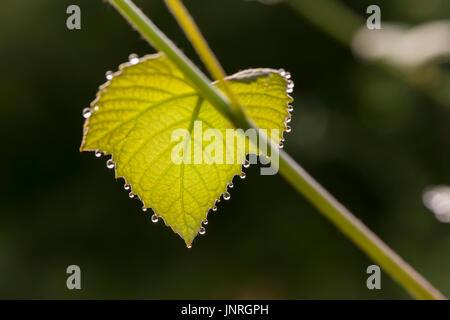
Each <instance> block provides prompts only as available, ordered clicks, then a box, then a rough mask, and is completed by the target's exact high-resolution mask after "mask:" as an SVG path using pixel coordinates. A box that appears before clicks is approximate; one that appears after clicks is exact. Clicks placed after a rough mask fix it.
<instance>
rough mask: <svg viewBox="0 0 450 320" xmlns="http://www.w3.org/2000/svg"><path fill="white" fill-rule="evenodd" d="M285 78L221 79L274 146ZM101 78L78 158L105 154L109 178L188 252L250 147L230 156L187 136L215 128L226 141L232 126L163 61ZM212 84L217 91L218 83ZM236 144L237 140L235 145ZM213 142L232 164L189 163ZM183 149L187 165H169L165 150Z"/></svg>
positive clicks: (157, 58) (280, 74)
mask: <svg viewBox="0 0 450 320" xmlns="http://www.w3.org/2000/svg"><path fill="white" fill-rule="evenodd" d="M285 74H286V73H285V72H284V71H277V70H273V69H251V70H246V71H242V72H239V73H237V74H235V75H233V76H230V77H228V78H227V79H228V81H229V83H230V85H231V88H232V90H233V91H234V93H235V94H236V95H237V97H238V98H239V100H240V101H241V103H242V105H243V107H244V111H245V113H246V115H247V116H248V117H250V118H251V119H253V121H254V122H255V123H256V124H257V125H258V127H259V128H261V129H267V130H269V131H268V135H269V137H270V138H271V139H272V141H273V142H274V143H276V144H279V143H280V142H282V141H283V131H284V130H285V129H286V124H285V123H286V122H287V121H286V119H290V114H289V112H288V111H287V106H288V103H289V102H291V101H292V98H291V97H290V96H289V95H288V94H287V92H289V90H290V89H289V88H288V84H290V83H292V82H291V81H290V80H288V79H287V78H288V77H286V76H285ZM108 78H110V80H109V81H107V82H106V83H105V84H104V85H102V86H101V87H100V89H99V92H98V93H97V98H96V99H95V100H94V101H93V102H92V104H91V108H90V109H89V110H88V111H89V112H86V118H87V119H86V121H85V123H84V130H83V141H82V143H81V147H80V151H95V152H96V155H97V156H100V155H101V154H102V153H103V154H104V155H112V157H111V159H110V160H108V166H109V167H113V166H114V168H115V177H116V179H117V178H119V177H122V178H123V179H124V180H125V185H126V188H129V190H130V192H131V193H130V194H131V195H135V196H138V197H139V199H140V200H141V201H142V203H143V210H144V211H146V210H147V209H148V208H152V209H153V210H154V212H155V215H154V217H161V218H163V220H164V222H165V224H166V225H168V226H170V227H171V228H172V229H173V231H174V232H176V233H178V234H179V235H180V236H181V237H182V238H183V239H184V240H185V242H186V244H187V246H188V247H189V246H191V243H192V241H193V239H194V238H195V237H196V235H197V234H198V233H199V232H200V230H202V221H205V220H207V214H208V212H209V211H210V209H213V210H217V208H216V201H217V199H220V196H221V195H222V194H226V193H227V192H228V191H227V184H228V183H231V181H232V179H233V177H234V176H235V175H240V174H241V164H242V161H243V159H242V158H241V159H238V157H237V155H239V154H244V156H245V154H246V153H248V152H249V151H251V149H249V148H250V145H249V143H248V141H247V144H246V147H245V148H244V149H245V150H243V148H241V147H240V146H239V144H238V143H235V144H234V148H233V149H234V150H233V149H231V148H230V145H229V144H228V145H226V144H225V142H226V141H225V140H223V141H218V142H217V141H216V140H214V139H212V140H211V142H208V141H204V139H203V141H201V140H202V139H201V136H200V138H199V137H198V135H195V130H199V131H198V132H201V134H202V135H203V134H204V133H205V132H206V131H207V130H208V129H216V130H219V132H221V133H222V135H223V137H226V129H232V128H233V125H232V124H231V122H229V121H228V120H227V119H226V118H225V117H224V116H222V115H221V114H220V113H219V112H218V111H217V110H216V109H215V108H214V107H213V106H212V105H210V104H209V103H208V102H207V101H205V100H203V99H202V97H201V96H200V95H199V94H198V93H197V92H196V90H195V89H194V88H193V86H192V85H191V83H190V82H189V80H187V79H186V78H185V77H184V76H183V74H182V72H181V71H180V70H178V69H177V68H176V66H175V65H174V64H173V63H172V62H170V61H169V59H167V58H166V57H165V56H164V55H161V54H156V55H148V56H145V57H143V58H141V59H139V60H138V59H135V60H134V61H133V60H132V61H131V62H130V63H125V64H123V65H121V66H120V68H119V71H118V72H116V73H115V74H114V75H109V77H108ZM214 85H215V86H217V87H218V88H219V89H220V85H219V84H217V83H215V84H214ZM199 121H201V123H200V122H199ZM199 124H201V128H200V127H199ZM176 129H185V130H187V131H186V132H189V133H191V136H190V139H185V141H184V142H183V141H182V142H181V143H180V140H175V141H172V134H173V132H174V130H176ZM271 129H278V130H279V134H277V135H271V134H270V133H271V132H270V130H271ZM242 137H243V136H242V135H241V134H238V139H239V138H242ZM213 142H217V143H218V144H219V145H221V146H223V148H224V151H223V153H224V155H223V158H225V156H226V154H225V153H231V154H233V155H235V158H236V161H234V162H233V163H229V164H227V163H226V161H224V162H223V164H220V163H211V162H213V161H211V158H214V157H215V156H220V155H218V153H217V152H216V151H214V152H210V153H207V154H206V155H207V156H206V157H205V158H204V161H202V162H201V163H196V162H195V159H194V155H195V154H196V152H195V151H196V150H197V151H199V154H203V153H206V150H208V146H209V148H210V149H209V150H211V146H213ZM189 147H192V152H191V154H190V155H189V154H188V153H185V154H184V156H185V159H186V160H191V161H190V163H183V162H182V163H175V162H174V161H173V158H172V152H174V151H173V150H178V151H182V150H188V149H189ZM174 148H179V149H174ZM178 151H176V153H177V152H178ZM208 154H209V156H208ZM208 157H209V158H210V159H208ZM197 162H198V161H197ZM207 162H209V163H207ZM226 198H228V196H226Z"/></svg>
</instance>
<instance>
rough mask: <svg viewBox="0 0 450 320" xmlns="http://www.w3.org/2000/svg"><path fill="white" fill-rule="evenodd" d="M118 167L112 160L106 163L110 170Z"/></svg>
mask: <svg viewBox="0 0 450 320" xmlns="http://www.w3.org/2000/svg"><path fill="white" fill-rule="evenodd" d="M115 166H116V164H115V163H114V161H112V160H111V159H109V160H108V161H106V167H107V168H108V169H113V168H114V167H115Z"/></svg>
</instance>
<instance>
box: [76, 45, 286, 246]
mask: <svg viewBox="0 0 450 320" xmlns="http://www.w3.org/2000/svg"><path fill="white" fill-rule="evenodd" d="M130 56H131V55H130ZM163 56H164V54H162V53H160V52H158V53H154V54H147V55H145V56H143V57H141V58H138V62H134V63H133V62H130V61H128V62H125V63H122V64H120V65H119V69H118V71H116V72H114V73H112V74H110V77H111V79H109V80H107V81H106V82H105V83H104V84H102V85H100V86H99V89H98V92H97V94H96V98H95V99H94V100H93V101H92V102H91V103H90V109H91V112H92V114H91V116H92V115H93V114H94V113H95V112H96V111H98V106H97V103H98V101H99V100H100V98H101V95H102V94H103V93H104V92H106V90H107V88H108V86H109V85H110V84H111V81H112V80H113V79H114V77H117V76H119V75H121V74H122V72H123V71H124V70H125V69H126V68H128V67H132V66H135V65H137V64H139V63H142V62H145V61H147V60H152V59H157V58H160V57H163ZM258 72H263V73H278V74H279V75H280V76H282V77H283V78H284V79H285V80H286V96H287V98H288V100H289V101H288V102H287V103H286V105H287V108H286V112H287V114H288V116H287V117H286V118H285V122H284V126H285V129H284V130H283V132H282V134H281V141H280V145H279V148H280V149H281V148H283V143H284V141H285V138H284V135H285V133H289V132H290V131H291V130H290V128H289V126H288V123H289V122H290V121H291V119H292V112H293V107H292V105H291V103H292V102H293V100H294V99H293V98H292V97H291V96H290V95H289V93H291V92H292V88H293V85H294V82H293V81H292V80H291V79H290V77H291V75H290V73H289V72H286V71H285V70H284V69H278V70H277V69H271V68H253V69H246V70H243V71H240V72H237V73H235V74H233V75H231V76H227V77H226V78H225V79H226V80H233V79H239V77H241V76H248V74H250V73H258ZM215 83H217V81H214V82H212V84H215ZM289 88H291V90H289ZM91 116H90V117H91ZM90 117H88V118H87V119H85V122H84V125H83V139H82V141H81V146H80V152H82V151H90V152H95V153H96V154H97V153H99V152H100V153H101V154H102V155H103V156H111V157H110V158H109V159H108V160H107V163H113V164H114V178H115V179H116V180H118V179H120V178H122V179H123V180H124V186H129V188H128V189H126V191H129V195H130V198H137V199H138V200H140V201H141V202H142V211H144V212H146V211H147V210H148V209H150V210H151V211H152V212H153V213H154V216H156V217H157V218H158V220H159V219H162V220H163V222H164V224H165V225H166V226H167V227H169V228H170V229H172V231H173V232H174V233H175V234H178V235H179V236H180V237H181V238H182V239H183V240H184V241H185V243H186V246H187V247H188V248H191V247H192V242H191V243H188V242H186V240H185V239H184V238H183V236H182V235H181V234H180V233H179V232H176V231H175V230H174V229H173V226H172V225H170V224H168V223H167V222H166V221H165V220H164V217H162V216H158V215H157V214H156V212H155V210H154V209H153V208H152V207H150V206H146V204H145V202H144V200H142V199H141V198H140V196H139V195H138V194H137V193H133V186H132V185H131V184H128V183H127V179H126V178H125V177H124V176H118V174H117V169H116V162H115V161H114V154H113V153H107V151H103V150H98V149H95V150H94V149H84V145H85V143H86V137H87V134H88V131H89V120H90ZM248 155H249V153H247V154H246V157H247V156H248ZM236 176H239V177H245V172H244V165H243V164H242V165H241V172H240V173H239V174H235V175H233V177H232V178H231V180H230V182H228V183H227V184H226V186H225V192H222V193H220V194H219V197H218V198H216V199H215V200H214V203H213V206H211V207H210V208H209V209H208V210H207V211H206V213H205V217H204V219H203V220H202V223H201V228H200V229H199V231H198V232H200V230H201V229H202V228H205V225H206V224H207V223H208V215H209V213H210V212H211V211H217V204H218V203H219V202H220V201H221V200H220V199H221V198H223V195H224V194H225V193H229V192H230V190H228V189H229V188H230V187H229V186H230V185H233V179H234V177H236ZM230 189H231V188H230ZM131 195H133V196H132V197H131ZM194 239H195V238H194ZM194 239H193V240H194Z"/></svg>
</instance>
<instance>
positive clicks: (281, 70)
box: [278, 69, 286, 78]
mask: <svg viewBox="0 0 450 320" xmlns="http://www.w3.org/2000/svg"><path fill="white" fill-rule="evenodd" d="M278 72H280V76H282V77H283V78H284V77H286V71H284V69H280V70H278Z"/></svg>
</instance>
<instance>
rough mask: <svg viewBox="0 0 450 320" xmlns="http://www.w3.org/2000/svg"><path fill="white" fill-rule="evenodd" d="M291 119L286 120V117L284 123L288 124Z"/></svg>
mask: <svg viewBox="0 0 450 320" xmlns="http://www.w3.org/2000/svg"><path fill="white" fill-rule="evenodd" d="M291 120H292V119H291V118H288V117H286V119H284V123H289V122H291Z"/></svg>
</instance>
